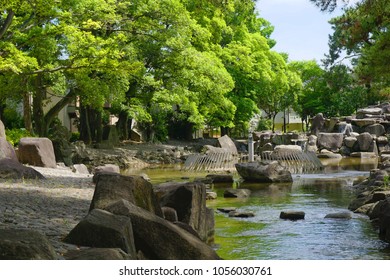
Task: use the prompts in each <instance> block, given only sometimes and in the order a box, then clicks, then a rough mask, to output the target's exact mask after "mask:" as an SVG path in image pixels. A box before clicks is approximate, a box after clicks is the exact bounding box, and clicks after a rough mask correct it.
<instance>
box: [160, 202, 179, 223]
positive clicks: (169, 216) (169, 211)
mask: <svg viewBox="0 0 390 280" xmlns="http://www.w3.org/2000/svg"><path fill="white" fill-rule="evenodd" d="M161 210H162V212H163V217H164V219H165V220H167V221H170V222H172V223H174V222H177V221H179V219H178V218H177V212H176V210H175V209H174V208H172V207H166V206H165V207H161Z"/></svg>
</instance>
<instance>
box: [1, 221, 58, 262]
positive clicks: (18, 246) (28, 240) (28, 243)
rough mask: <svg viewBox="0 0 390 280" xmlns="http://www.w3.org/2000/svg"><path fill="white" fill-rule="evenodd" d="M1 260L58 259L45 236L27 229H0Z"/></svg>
mask: <svg viewBox="0 0 390 280" xmlns="http://www.w3.org/2000/svg"><path fill="white" fill-rule="evenodd" d="M0 259H1V260H55V259H58V257H57V255H56V253H55V251H54V248H53V246H52V245H51V244H50V242H49V240H48V239H47V238H46V236H44V235H42V234H41V233H39V232H37V231H33V230H28V229H13V228H3V229H0Z"/></svg>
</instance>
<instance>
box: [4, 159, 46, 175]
mask: <svg viewBox="0 0 390 280" xmlns="http://www.w3.org/2000/svg"><path fill="white" fill-rule="evenodd" d="M0 178H2V179H23V178H24V179H45V177H44V176H43V175H42V174H41V173H39V172H38V171H36V170H35V169H33V168H31V167H27V166H24V165H23V164H21V163H19V162H18V161H15V160H12V159H9V158H3V159H0Z"/></svg>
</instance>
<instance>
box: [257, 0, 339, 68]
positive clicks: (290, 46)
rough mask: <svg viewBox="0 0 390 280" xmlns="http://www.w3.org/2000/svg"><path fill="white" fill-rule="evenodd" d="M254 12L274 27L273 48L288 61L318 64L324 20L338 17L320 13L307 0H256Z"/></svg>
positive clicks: (324, 33) (324, 36)
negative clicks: (274, 43) (288, 59)
mask: <svg viewBox="0 0 390 280" xmlns="http://www.w3.org/2000/svg"><path fill="white" fill-rule="evenodd" d="M257 11H258V12H259V14H260V17H262V18H265V19H266V20H268V21H269V22H271V24H272V25H273V26H274V27H275V30H274V32H273V34H272V38H273V39H275V40H276V42H277V44H276V46H275V47H274V48H273V49H274V50H276V51H278V52H286V53H288V54H289V58H290V60H311V59H315V60H317V62H319V63H321V61H320V60H321V59H323V58H324V54H325V53H327V52H328V36H329V34H330V33H331V32H332V29H331V26H330V24H329V23H328V21H329V20H330V19H331V18H332V17H335V16H337V15H340V14H341V9H338V10H337V11H335V12H333V13H331V14H329V13H324V12H321V11H320V10H319V9H318V8H317V7H316V6H315V5H314V4H312V3H311V2H310V1H309V0H258V1H257Z"/></svg>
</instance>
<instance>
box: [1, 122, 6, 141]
mask: <svg viewBox="0 0 390 280" xmlns="http://www.w3.org/2000/svg"><path fill="white" fill-rule="evenodd" d="M5 137H6V135H5V126H4V123H3V122H2V121H1V120H0V138H5Z"/></svg>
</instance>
